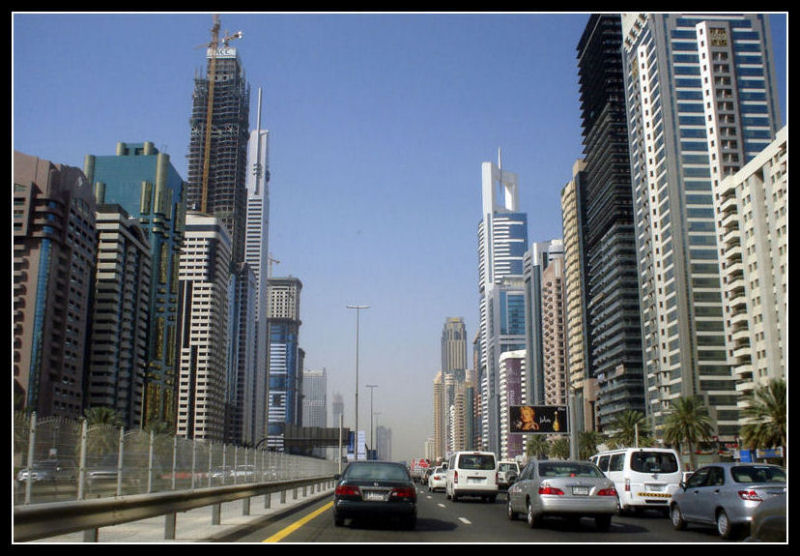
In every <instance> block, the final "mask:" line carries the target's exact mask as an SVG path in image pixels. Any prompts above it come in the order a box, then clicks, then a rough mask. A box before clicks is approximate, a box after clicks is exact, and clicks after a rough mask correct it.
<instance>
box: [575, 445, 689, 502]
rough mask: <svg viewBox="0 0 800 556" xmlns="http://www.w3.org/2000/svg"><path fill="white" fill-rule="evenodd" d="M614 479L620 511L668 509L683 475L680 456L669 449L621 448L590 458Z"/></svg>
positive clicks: (607, 475)
mask: <svg viewBox="0 0 800 556" xmlns="http://www.w3.org/2000/svg"><path fill="white" fill-rule="evenodd" d="M589 459H590V460H591V461H592V463H594V464H595V465H596V466H597V467H599V468H600V470H601V471H602V472H603V473H605V475H606V477H608V478H609V479H611V480H612V481H614V486H615V488H616V489H617V500H618V505H619V511H620V512H621V513H622V512H627V511H630V510H633V511H635V512H639V511H641V510H643V509H645V508H657V509H661V510H662V511H663V512H665V513H667V512H669V500H670V498H671V497H672V493H673V492H675V491H676V490H677V489H678V487H679V486H680V483H681V480H682V478H683V473H682V472H681V465H680V461H681V460H680V456H678V452H676V451H675V450H672V449H669V448H620V449H618V450H608V451H606V452H600V453H598V454H595V455H593V456H592V457H590V458H589Z"/></svg>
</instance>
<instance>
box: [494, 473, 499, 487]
mask: <svg viewBox="0 0 800 556" xmlns="http://www.w3.org/2000/svg"><path fill="white" fill-rule="evenodd" d="M499 476H500V473H495V474H494V484H496V485H499V484H500V479H499Z"/></svg>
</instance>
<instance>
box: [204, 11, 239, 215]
mask: <svg viewBox="0 0 800 556" xmlns="http://www.w3.org/2000/svg"><path fill="white" fill-rule="evenodd" d="M213 17H214V25H213V26H212V27H211V42H210V43H208V48H209V50H210V52H211V62H210V63H209V67H208V106H207V107H206V138H205V143H204V145H203V181H202V199H201V203H200V211H201V212H203V213H204V214H207V213H208V206H207V204H208V169H209V164H210V161H209V158H210V157H211V118H212V116H213V115H214V83H215V81H216V74H217V49H218V48H219V43H220V38H219V28H220V23H219V15H217V14H214V16H213ZM241 38H242V32H241V31H237V32H235V33H233V34H230V35H229V34H228V32H227V31H225V36H224V37H223V38H222V44H223V46H228V43H229V42H230V41H232V40H233V39H241Z"/></svg>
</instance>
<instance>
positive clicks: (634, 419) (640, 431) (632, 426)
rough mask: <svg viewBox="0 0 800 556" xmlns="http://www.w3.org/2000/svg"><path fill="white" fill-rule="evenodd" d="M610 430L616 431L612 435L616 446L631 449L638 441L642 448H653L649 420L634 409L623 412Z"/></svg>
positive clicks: (613, 422) (610, 426) (612, 423)
mask: <svg viewBox="0 0 800 556" xmlns="http://www.w3.org/2000/svg"><path fill="white" fill-rule="evenodd" d="M608 428H610V429H611V430H614V431H616V432H614V433H612V434H611V441H612V443H613V444H614V445H615V446H625V447H631V446H634V445H636V443H637V441H638V443H639V445H640V446H651V445H652V444H653V443H654V440H653V439H652V437H651V436H650V426H649V425H648V423H647V418H646V417H645V415H644V413H642V412H641V411H636V410H633V409H628V410H626V411H623V412H622V413H620V414H619V415H617V417H616V418H615V419H614V420H613V421H612V422H611V423H610V424H609V426H608ZM637 437H638V438H637Z"/></svg>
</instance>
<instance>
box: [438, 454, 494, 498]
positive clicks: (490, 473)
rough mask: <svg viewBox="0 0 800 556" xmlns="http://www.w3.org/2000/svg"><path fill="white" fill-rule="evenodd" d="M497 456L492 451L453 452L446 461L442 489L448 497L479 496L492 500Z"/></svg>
mask: <svg viewBox="0 0 800 556" xmlns="http://www.w3.org/2000/svg"><path fill="white" fill-rule="evenodd" d="M497 490H498V489H497V458H496V457H495V455H494V452H455V453H454V454H453V455H451V456H450V459H449V460H448V461H447V479H445V487H444V491H445V494H446V495H447V498H448V499H452V500H453V502H456V501H458V499H459V497H461V496H480V497H481V498H483V500H484V501H487V502H494V500H495V498H496V497H497Z"/></svg>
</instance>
